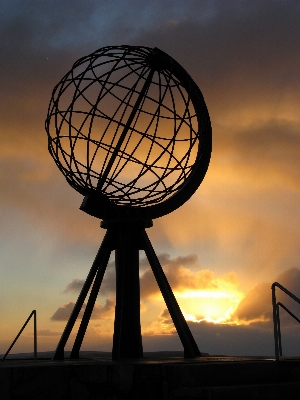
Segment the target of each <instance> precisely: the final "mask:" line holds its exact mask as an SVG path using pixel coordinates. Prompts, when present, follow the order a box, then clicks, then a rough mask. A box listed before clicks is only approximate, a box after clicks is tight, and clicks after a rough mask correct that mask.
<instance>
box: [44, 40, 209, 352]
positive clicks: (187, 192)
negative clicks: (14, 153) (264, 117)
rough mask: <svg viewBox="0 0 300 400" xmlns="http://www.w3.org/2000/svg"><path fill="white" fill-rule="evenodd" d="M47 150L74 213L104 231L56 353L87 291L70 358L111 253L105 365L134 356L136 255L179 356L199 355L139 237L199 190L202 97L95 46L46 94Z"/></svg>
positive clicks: (171, 67)
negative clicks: (110, 329) (73, 194)
mask: <svg viewBox="0 0 300 400" xmlns="http://www.w3.org/2000/svg"><path fill="white" fill-rule="evenodd" d="M45 125H46V131H47V134H48V148H49V152H50V154H51V156H52V157H53V159H54V161H55V163H56V165H57V166H58V168H59V169H60V170H61V172H62V173H63V175H64V176H65V178H66V180H67V181H68V183H69V184H70V185H71V186H72V187H73V188H74V189H76V190H77V191H78V192H79V193H81V194H83V195H84V196H85V197H84V200H83V203H82V205H81V207H80V208H81V210H83V211H85V212H86V213H88V214H90V215H92V216H94V217H97V218H100V219H102V222H101V227H102V228H104V229H107V232H106V234H105V236H104V239H103V242H102V244H101V246H100V249H99V251H98V254H97V256H96V259H95V261H94V263H93V265H92V268H91V270H90V272H89V275H88V277H87V279H86V282H85V284H84V286H83V288H82V291H81V293H80V295H79V297H78V300H77V303H76V305H75V307H74V309H73V312H72V314H71V316H70V319H69V321H68V323H67V325H66V327H65V330H64V332H63V334H62V337H61V339H60V342H59V344H58V346H57V349H56V352H55V355H54V359H63V358H64V347H65V344H66V342H67V340H68V338H69V335H70V333H71V331H72V328H73V326H74V324H75V322H76V319H77V318H78V315H79V312H80V310H81V307H82V305H83V303H84V300H85V298H86V296H87V294H88V292H89V290H90V288H91V292H90V296H89V300H88V302H87V306H86V309H85V312H84V315H83V318H82V321H81V324H80V327H79V330H78V333H77V336H76V339H75V342H74V345H73V349H72V352H71V358H78V357H79V350H80V347H81V344H82V341H83V338H84V335H85V332H86V329H87V326H88V323H89V320H90V317H91V313H92V311H93V307H94V304H95V301H96V297H97V295H98V292H99V289H100V286H101V282H102V279H103V276H104V273H105V269H106V266H107V263H108V259H109V257H110V254H111V252H112V251H113V250H115V266H116V309H115V323H114V337H113V351H112V357H113V359H124V358H139V357H142V356H143V348H142V337H141V326H140V288H139V250H144V251H145V253H146V256H147V258H148V261H149V263H150V266H151V268H152V271H153V273H154V276H155V278H156V281H157V283H158V286H159V288H160V290H161V292H162V295H163V297H164V300H165V302H166V305H167V307H168V310H169V312H170V315H171V317H172V319H173V322H174V325H175V327H176V329H177V332H178V334H179V337H180V339H181V342H182V344H183V347H184V355H185V357H196V356H200V355H201V354H200V351H199V349H198V347H197V344H196V342H195V340H194V338H193V336H192V334H191V332H190V329H189V327H188V325H187V323H186V321H185V319H184V317H183V315H182V313H181V310H180V308H179V306H178V303H177V301H176V299H175V297H174V295H173V292H172V290H171V288H170V285H169V283H168V281H167V279H166V277H165V275H164V272H163V270H162V268H161V265H160V263H159V260H158V258H157V256H156V254H155V252H154V250H153V248H152V245H151V243H150V241H149V238H148V236H147V234H146V231H145V228H149V227H151V226H152V219H154V218H158V217H161V216H163V215H165V214H167V213H170V212H172V211H173V210H175V209H176V208H178V207H180V206H181V205H182V204H183V203H184V202H186V201H187V200H188V199H189V198H190V197H191V195H192V194H193V193H194V192H195V191H196V190H197V188H198V186H199V185H200V183H201V182H202V180H203V178H204V176H205V174H206V171H207V168H208V165H209V160H210V154H211V125H210V119H209V114H208V111H207V108H206V105H205V102H204V99H203V96H202V94H201V92H200V90H199V88H198V87H197V85H196V84H195V82H194V81H193V80H192V78H191V77H190V76H189V75H188V73H187V72H186V71H185V70H184V69H183V68H182V67H181V66H180V65H179V64H178V63H177V62H176V61H175V60H174V59H173V58H171V57H170V56H169V55H167V54H166V53H164V52H163V51H161V50H159V49H157V48H154V49H151V48H147V47H136V46H110V47H104V48H101V49H99V50H97V51H96V52H94V53H92V54H90V55H89V56H86V57H83V58H81V59H79V60H78V61H77V62H76V63H75V64H74V65H73V68H72V69H71V70H70V71H69V72H68V73H67V74H66V75H65V76H64V77H63V78H62V80H61V81H60V82H59V83H58V85H56V86H55V88H54V90H53V93H52V98H51V101H50V105H49V109H48V116H47V119H46V124H45Z"/></svg>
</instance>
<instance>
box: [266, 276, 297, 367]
mask: <svg viewBox="0 0 300 400" xmlns="http://www.w3.org/2000/svg"><path fill="white" fill-rule="evenodd" d="M276 287H278V288H279V289H281V290H282V291H283V292H284V293H286V294H287V295H288V296H289V297H290V298H291V299H293V300H295V301H296V302H297V303H298V304H300V299H299V298H298V297H296V296H295V295H294V294H293V293H292V292H290V291H289V290H287V289H286V288H285V287H284V286H282V285H280V283H278V282H274V283H273V285H272V286H271V289H272V305H273V323H274V340H275V357H276V360H277V361H278V360H279V357H280V356H282V345H281V329H280V316H279V307H281V308H283V309H284V310H285V311H286V312H287V313H288V314H289V315H290V316H291V317H293V318H294V319H295V320H296V321H297V322H299V323H300V319H299V318H297V317H296V316H295V315H294V314H293V313H292V312H291V311H290V310H289V309H288V308H287V307H286V306H284V305H283V304H282V303H280V302H278V303H277V301H276V292H275V290H276Z"/></svg>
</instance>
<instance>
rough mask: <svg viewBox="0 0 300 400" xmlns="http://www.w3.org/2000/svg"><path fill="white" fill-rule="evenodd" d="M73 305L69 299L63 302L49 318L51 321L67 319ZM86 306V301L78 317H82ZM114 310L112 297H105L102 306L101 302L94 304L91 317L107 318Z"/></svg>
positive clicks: (112, 314)
mask: <svg viewBox="0 0 300 400" xmlns="http://www.w3.org/2000/svg"><path fill="white" fill-rule="evenodd" d="M74 306H75V302H73V301H71V302H69V303H68V304H64V305H63V306H62V307H59V308H58V309H57V310H56V311H55V313H54V314H53V315H52V317H51V318H50V319H51V320H52V321H67V320H68V319H69V317H70V315H71V312H72V311H73V308H74ZM85 308H86V303H84V304H83V306H82V309H81V311H80V313H79V318H82V316H83V313H84V310H85ZM114 311H115V303H114V300H112V299H106V301H105V304H104V306H103V305H101V304H97V303H96V304H95V306H94V309H93V312H92V315H91V319H95V320H97V319H100V318H103V319H107V318H112V317H113V316H114Z"/></svg>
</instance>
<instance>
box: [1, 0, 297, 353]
mask: <svg viewBox="0 0 300 400" xmlns="http://www.w3.org/2000/svg"><path fill="white" fill-rule="evenodd" d="M62 10H64V11H65V12H62ZM0 15H1V24H0V32H1V38H2V39H3V40H2V41H1V42H0V51H1V63H0V72H1V74H0V76H1V77H2V81H1V96H0V139H1V145H0V188H1V190H0V193H1V196H0V197H1V198H0V202H1V208H0V226H1V229H0V236H1V238H0V239H1V240H0V274H1V281H0V354H3V353H5V352H6V350H7V349H8V347H9V345H10V343H11V342H12V340H13V339H14V337H15V336H16V335H17V333H18V331H19V330H20V328H21V326H22V325H23V323H24V322H25V320H26V318H27V317H28V315H29V314H30V313H31V311H32V310H35V309H36V310H37V326H38V351H43V350H44V351H49V350H54V349H55V347H56V346H57V343H58V341H59V339H60V336H61V334H62V332H63V330H64V327H65V325H66V322H67V320H68V318H69V316H70V314H71V312H72V309H73V307H74V304H75V302H76V300H77V298H78V296H79V293H80V291H81V288H82V285H83V283H84V281H85V279H86V276H87V274H88V272H89V270H90V268H91V265H92V263H93V260H94V259H95V256H96V254H97V251H98V249H99V246H100V244H101V242H102V239H103V237H104V234H105V229H102V228H100V226H99V225H100V220H99V219H97V218H93V217H91V216H90V215H87V214H86V213H84V212H82V211H80V210H79V207H80V205H81V203H82V200H83V196H82V195H81V194H79V193H77V192H76V191H75V190H74V189H72V187H70V185H69V184H68V182H67V181H66V179H65V178H64V177H63V175H62V174H61V173H60V171H59V170H58V168H57V166H56V165H55V163H54V162H53V159H52V158H51V156H50V154H49V152H48V143H47V135H46V132H45V129H44V127H45V118H46V115H47V109H48V105H49V101H50V98H51V93H52V91H53V88H54V86H55V85H56V84H57V83H58V82H59V81H60V80H61V78H62V77H63V76H64V74H66V73H67V71H69V70H70V69H71V68H72V65H73V64H74V62H75V61H76V60H78V59H79V58H81V57H84V56H86V55H88V54H91V53H92V52H94V51H96V50H97V49H99V48H102V47H105V46H119V45H132V46H146V47H151V48H154V47H157V48H159V49H161V50H162V51H164V52H166V53H168V54H169V55H170V56H171V57H172V58H173V59H175V60H176V61H177V62H179V63H180V64H181V65H182V67H183V68H184V69H185V70H186V71H187V72H188V74H189V75H190V76H191V77H192V79H193V80H194V81H195V83H196V84H197V85H198V86H199V88H200V90H201V92H202V93H203V96H204V99H205V103H206V105H207V108H208V112H209V115H210V119H211V123H212V136H213V146H212V157H211V160H210V165H209V168H208V171H207V174H206V176H205V178H204V180H203V182H202V183H201V185H200V187H199V188H198V190H197V191H196V192H195V193H194V194H193V195H192V196H191V198H190V199H189V200H188V201H187V202H186V203H185V204H183V206H182V207H180V208H178V209H177V210H176V211H174V212H172V213H169V214H167V215H165V216H163V217H161V218H155V219H153V227H151V228H150V229H147V235H148V236H149V239H150V241H151V243H152V246H153V248H154V250H155V252H156V254H157V256H158V259H159V261H160V264H161V266H162V269H163V271H164V273H165V275H166V277H167V279H168V282H169V284H170V286H171V288H172V290H173V291H174V294H175V297H176V299H177V301H178V304H179V306H180V308H181V310H182V312H183V314H184V316H185V317H186V319H187V320H188V325H189V327H190V329H191V332H192V334H193V336H194V338H195V340H196V342H197V344H198V346H199V349H200V350H201V351H204V352H209V353H210V354H227V355H245V354H246V353H247V354H249V355H266V354H268V355H271V354H273V352H274V346H273V341H272V340H273V339H272V329H273V326H272V302H271V285H272V283H273V282H275V281H277V282H279V283H280V284H282V285H283V286H284V287H286V288H287V289H288V290H289V291H291V292H292V293H293V294H295V296H297V297H300V261H299V260H300V246H299V243H300V229H299V226H300V161H299V159H300V158H299V154H300V129H299V127H300V113H299V108H300V73H299V71H300V52H299V48H300V34H299V20H300V2H299V1H295V0H286V1H282V0H274V1H261V0H245V1H238V0H228V1H221V0H219V1H214V2H213V1H208V0H206V1H193V0H186V1H182V0H172V1H162V0H152V1H151V2H150V1H148V2H146V1H144V2H142V1H140V0H128V1H122V0H114V1H98V2H96V1H89V2H85V1H82V0H81V1H79V0H73V1H72V2H70V1H66V0H52V1H51V2H50V1H40V0H31V1H24V0H10V1H4V0H2V1H1V0H0ZM178 94H179V95H180V93H178ZM66 95H67V93H66ZM92 95H94V93H93V94H92ZM180 96H181V95H180ZM181 98H182V96H181ZM113 101H114V99H112V102H113ZM68 104H69V102H68V101H67V100H66V103H65V104H63V106H65V105H66V107H67V106H68ZM183 106H184V104H183V103H182V105H181V106H180V109H182V108H183ZM107 107H109V105H107ZM147 107H148V109H150V110H152V108H151V107H152V106H151V103H149V104H148V105H147ZM109 111H110V110H109V109H108V108H107V109H106V114H109ZM181 111H182V110H181ZM73 117H74V118H75V116H74V115H73ZM144 117H146V118H145V119H144V118H142V116H140V119H139V120H138V122H137V123H138V125H137V126H138V129H139V130H141V131H143V130H144V129H145V127H147V124H149V118H151V116H150V115H148V116H146V115H145V116H144ZM79 119H80V118H79ZM98 119H99V118H98ZM78 121H79V120H78ZM78 121H77V122H78ZM147 121H148V122H147ZM74 122H75V120H74ZM78 123H79V122H78ZM95 124H96V125H95V126H96V128H97V129H96V130H95V132H94V134H95V138H96V139H97V135H100V133H99V132H100V131H101V130H103V126H106V127H107V121H102V122H99V121H98V123H97V122H95ZM77 125H78V124H77ZM87 126H88V121H87V123H86V124H85V126H84V127H83V129H86V127H87ZM161 128H166V129H171V131H170V135H172V134H173V132H172V129H173V125H172V124H171V122H170V121H168V120H167V119H166V121H165V123H164V125H162V126H161ZM114 129H115V128H113V126H111V131H110V130H109V131H108V136H107V138H106V139H107V145H109V140H110V137H111V136H113V134H114ZM54 135H55V132H54ZM184 135H185V132H184ZM106 139H105V140H106ZM157 140H158V141H159V140H160V138H157ZM162 143H163V142H162ZM65 145H66V147H68V146H69V142H68V141H67V143H65ZM86 145H87V144H86V143H81V144H79V143H78V146H76V148H75V149H74V151H75V153H76V156H78V157H79V158H81V157H82V159H81V161H82V163H83V165H85V156H84V155H85V154H86ZM162 145H163V144H162ZM128 146H129V144H128ZM159 147H160V146H159ZM128 149H129V150H131V148H129V147H128ZM147 149H148V150H149V143H143V142H142V145H141V146H140V147H138V148H137V149H136V154H137V155H138V156H139V157H140V153H139V152H141V153H143V152H144V151H145V150H146V151H147ZM159 150H160V149H159ZM77 151H78V153H77ZM90 151H92V152H93V151H94V148H93V144H91V149H90ZM184 152H186V148H185V146H184V145H183V142H182V143H181V144H180V145H178V146H176V156H177V158H178V159H180V158H181V157H182V154H183V153H184ZM97 154H98V156H99V157H98V156H97V157H96V158H95V160H94V164H93V166H94V168H95V170H97V171H98V170H99V169H100V168H102V167H101V166H102V165H103V157H105V152H101V151H100V150H99V153H97ZM156 157H157V149H155V148H153V151H152V152H151V160H150V159H149V161H150V162H153V160H155V158H156ZM195 157H196V153H194V152H192V153H191V158H190V160H189V162H191V163H193V162H194V159H195ZM166 162H168V161H167V160H166V159H165V158H161V161H158V166H163V164H165V163H166ZM160 163H161V164H160ZM135 168H136V166H132V168H131V167H130V168H128V170H124V175H123V176H122V179H124V182H127V180H128V179H132V174H136V173H137V172H136V170H135ZM175 178H176V177H175ZM144 179H145V181H146V179H148V176H146V174H145V176H144ZM166 182H167V177H166ZM173 182H174V181H173ZM171 183H172V182H171ZM113 260H114V255H113V256H112V258H111V259H110V261H109V266H108V268H107V271H106V273H105V276H104V279H103V282H102V284H101V287H100V290H99V295H98V297H97V300H96V305H95V308H94V312H93V316H92V319H91V321H90V324H89V326H88V330H87V334H86V336H85V338H84V341H83V347H82V348H83V349H90V350H105V351H110V350H111V343H112V335H113V329H114V313H115V289H116V276H115V266H114V262H113ZM140 293H141V303H142V307H141V327H142V332H143V335H144V336H143V346H144V350H145V351H152V350H153V349H155V350H165V349H169V350H181V349H182V345H181V342H180V339H179V338H178V335H177V333H176V331H175V329H174V325H173V322H172V319H171V318H170V315H169V313H168V310H167V307H166V305H165V302H164V300H163V297H162V295H161V293H160V290H159V288H158V285H157V282H156V280H155V278H154V276H153V271H152V269H151V268H150V266H149V263H148V261H147V257H146V256H145V254H144V252H143V251H141V252H140ZM87 301H88V300H87V299H85V304H86V303H87ZM279 301H282V302H283V304H285V305H289V300H287V299H286V298H283V299H281V298H279ZM84 307H85V306H84ZM80 315H81V314H80ZM282 315H283V317H282V318H283V319H282V326H284V327H286V328H287V329H286V333H284V338H283V340H284V353H285V355H291V356H292V355H298V354H299V353H300V340H299V337H297V336H296V334H295V333H294V331H293V333H291V332H292V328H293V322H291V321H290V319H291V318H288V317H290V316H288V317H285V316H284V313H282ZM296 315H297V317H299V315H298V314H297V313H296ZM79 323H80V321H78V323H77V325H79ZM77 325H76V329H77ZM76 329H75V330H76ZM283 329H284V328H283ZM32 332H33V327H32V324H31V323H30V324H28V326H27V327H26V329H25V331H24V332H23V333H22V335H21V337H20V338H19V340H18V342H17V343H16V347H15V348H14V350H13V351H14V352H23V351H32V346H33V341H32ZM72 335H73V336H72V338H74V335H75V333H73V332H72ZM68 346H69V347H70V344H69V343H68Z"/></svg>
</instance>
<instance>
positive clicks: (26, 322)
mask: <svg viewBox="0 0 300 400" xmlns="http://www.w3.org/2000/svg"><path fill="white" fill-rule="evenodd" d="M32 316H33V352H34V359H35V360H37V334H36V310H33V311H32V312H31V313H30V315H29V317H28V318H27V320H26V321H25V324H24V325H23V326H22V328H21V329H20V331H19V333H18V334H17V336H16V337H15V339H14V341H13V342H12V344H11V345H10V347H9V349H8V350H7V352H6V353H5V354H4V356H3V358H2V359H1V361H4V360H5V359H6V357H7V355H8V353H9V352H10V350H11V349H12V348H13V346H14V344H15V343H16V341H17V340H18V339H19V337H20V335H21V333H22V332H23V330H24V329H25V327H26V325H27V324H28V322H29V321H30V319H31V317H32Z"/></svg>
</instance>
